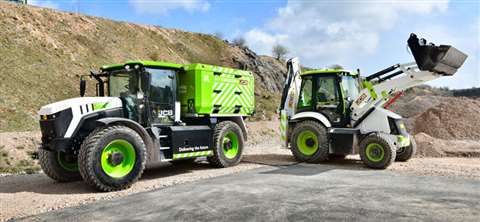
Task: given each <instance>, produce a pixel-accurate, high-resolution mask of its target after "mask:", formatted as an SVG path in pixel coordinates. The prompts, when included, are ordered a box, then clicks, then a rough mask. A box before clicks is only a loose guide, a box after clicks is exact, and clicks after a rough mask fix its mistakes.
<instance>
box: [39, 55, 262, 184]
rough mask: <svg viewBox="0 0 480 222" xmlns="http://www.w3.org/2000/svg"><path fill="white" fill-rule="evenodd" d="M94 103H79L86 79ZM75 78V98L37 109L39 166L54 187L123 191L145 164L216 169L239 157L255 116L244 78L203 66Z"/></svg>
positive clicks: (111, 69)
mask: <svg viewBox="0 0 480 222" xmlns="http://www.w3.org/2000/svg"><path fill="white" fill-rule="evenodd" d="M86 76H89V77H91V78H92V79H94V80H96V94H97V96H96V97H84V94H85V91H86V80H85V79H84V77H86ZM86 76H82V77H81V79H80V95H81V97H78V98H72V99H67V100H64V101H59V102H56V103H52V104H49V105H46V106H43V107H42V108H41V109H40V111H39V112H38V113H39V115H40V128H41V132H42V145H41V147H40V149H39V159H40V165H41V167H42V169H43V171H44V172H45V174H46V175H48V176H49V177H51V178H53V179H54V180H57V181H74V180H79V179H82V178H83V180H84V181H85V182H86V183H87V184H89V185H92V186H93V187H95V188H97V189H98V190H101V191H113V190H120V189H125V188H128V187H129V186H130V185H131V184H133V183H134V182H135V181H137V180H138V179H139V178H140V176H141V175H142V172H143V170H144V168H145V166H146V165H148V164H153V163H157V162H164V161H169V162H174V163H175V162H177V161H182V160H191V159H194V158H197V157H206V158H207V160H208V161H209V162H210V163H211V164H212V165H213V166H216V167H229V166H233V165H236V164H237V163H239V162H240V160H241V158H242V151H243V146H244V141H245V140H246V139H247V130H246V127H245V124H244V118H245V117H247V116H250V115H252V114H253V113H254V102H255V101H254V78H253V75H252V73H251V72H249V71H244V70H236V69H231V68H225V67H219V66H213V65H206V64H188V65H181V64H173V63H165V62H155V61H129V62H126V63H123V64H113V65H107V66H103V67H102V68H101V69H100V71H99V72H98V73H96V72H91V73H90V75H86Z"/></svg>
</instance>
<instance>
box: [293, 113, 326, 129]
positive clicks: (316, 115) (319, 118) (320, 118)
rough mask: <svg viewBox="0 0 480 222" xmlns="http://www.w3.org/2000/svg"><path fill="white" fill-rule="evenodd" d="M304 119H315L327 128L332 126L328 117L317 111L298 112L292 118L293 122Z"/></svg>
mask: <svg viewBox="0 0 480 222" xmlns="http://www.w3.org/2000/svg"><path fill="white" fill-rule="evenodd" d="M303 120H315V121H318V122H320V123H321V124H322V125H323V126H325V127H326V128H330V127H332V124H331V123H330V121H329V120H328V119H327V117H325V116H324V115H323V114H321V113H317V112H301V113H297V114H295V115H293V116H292V118H291V119H290V121H292V122H300V121H303Z"/></svg>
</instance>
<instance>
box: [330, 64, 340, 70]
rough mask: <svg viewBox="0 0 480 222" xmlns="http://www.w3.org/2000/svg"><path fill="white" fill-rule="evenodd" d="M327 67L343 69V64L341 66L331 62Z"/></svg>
mask: <svg viewBox="0 0 480 222" xmlns="http://www.w3.org/2000/svg"><path fill="white" fill-rule="evenodd" d="M328 68H330V69H343V66H341V65H339V64H333V65H330V66H329V67H328Z"/></svg>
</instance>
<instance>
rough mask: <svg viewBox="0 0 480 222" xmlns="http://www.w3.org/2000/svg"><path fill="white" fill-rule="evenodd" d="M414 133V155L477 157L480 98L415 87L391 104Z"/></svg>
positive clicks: (479, 128) (479, 130) (478, 150)
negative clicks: (415, 150) (415, 145)
mask: <svg viewBox="0 0 480 222" xmlns="http://www.w3.org/2000/svg"><path fill="white" fill-rule="evenodd" d="M391 109H392V111H394V112H396V113H398V114H400V115H402V116H403V117H404V118H405V119H404V120H405V123H406V125H407V128H408V131H409V132H410V133H412V134H414V135H415V139H416V141H417V145H418V152H417V154H418V155H417V156H423V157H447V156H448V157H450V156H457V157H478V156H480V143H478V142H476V140H478V139H480V118H479V116H478V112H479V110H480V100H479V99H473V98H466V97H454V96H452V95H451V93H448V91H446V90H442V91H441V92H438V91H436V92H432V90H431V88H428V87H427V88H422V87H420V88H419V89H416V88H414V90H413V91H410V92H407V93H406V95H405V96H404V97H402V98H401V99H400V100H398V102H397V103H396V104H395V105H394V106H392V107H391Z"/></svg>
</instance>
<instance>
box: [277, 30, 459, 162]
mask: <svg viewBox="0 0 480 222" xmlns="http://www.w3.org/2000/svg"><path fill="white" fill-rule="evenodd" d="M408 46H409V48H410V50H411V52H412V54H413V57H414V58H415V61H416V62H411V63H406V64H396V65H393V66H391V67H388V68H386V69H384V70H381V71H379V72H377V73H374V74H371V75H369V76H367V77H365V78H363V77H360V75H359V71H358V70H357V72H350V71H346V70H331V69H326V70H325V69H323V70H311V71H307V72H303V73H301V71H300V64H299V61H298V59H297V58H293V59H290V60H289V61H288V62H287V68H288V73H287V78H286V80H285V87H284V90H283V94H282V99H281V104H280V108H279V109H280V121H281V124H280V130H281V137H282V140H283V142H284V144H285V146H286V147H287V148H290V149H291V151H292V153H293V155H294V156H295V158H296V159H297V160H299V161H305V162H312V163H315V162H322V161H325V160H328V159H329V158H344V157H345V156H346V155H348V154H356V153H359V154H360V158H361V159H362V161H363V162H364V163H365V164H366V165H367V166H368V167H371V168H377V169H384V168H387V167H388V166H389V165H390V164H391V163H392V162H393V161H395V160H396V161H407V160H408V159H410V158H411V157H412V156H413V155H414V154H415V150H416V144H415V141H414V138H413V136H411V135H410V134H409V133H408V132H407V130H406V128H405V125H404V123H403V122H402V117H401V116H400V115H398V114H395V113H393V112H391V111H389V110H387V109H386V108H387V107H388V106H389V105H391V104H392V103H393V102H394V101H395V100H396V99H397V98H398V97H399V96H400V95H401V93H402V92H403V91H404V90H406V89H408V88H411V87H413V86H416V85H419V84H422V83H425V82H427V81H430V80H433V79H436V78H440V77H442V76H451V75H453V74H455V72H456V71H457V69H458V68H460V67H461V66H462V64H463V63H464V61H465V60H466V58H467V55H466V54H464V53H462V52H461V51H459V50H457V49H456V48H454V47H452V46H448V45H440V46H436V45H434V44H432V43H430V44H427V42H426V40H425V39H418V38H417V36H416V35H415V34H413V33H412V34H411V35H410V38H409V39H408Z"/></svg>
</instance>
